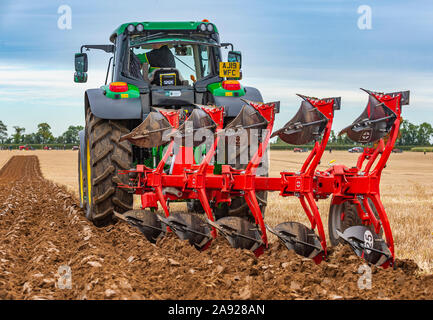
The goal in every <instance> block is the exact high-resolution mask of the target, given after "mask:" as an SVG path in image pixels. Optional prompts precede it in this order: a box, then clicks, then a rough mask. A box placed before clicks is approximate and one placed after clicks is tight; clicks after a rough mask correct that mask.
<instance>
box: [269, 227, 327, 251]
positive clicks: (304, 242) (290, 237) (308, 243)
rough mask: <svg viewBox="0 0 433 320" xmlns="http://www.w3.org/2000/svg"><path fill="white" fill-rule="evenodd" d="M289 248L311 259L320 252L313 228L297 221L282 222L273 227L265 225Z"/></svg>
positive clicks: (319, 245) (317, 238) (318, 241)
mask: <svg viewBox="0 0 433 320" xmlns="http://www.w3.org/2000/svg"><path fill="white" fill-rule="evenodd" d="M267 228H268V230H269V231H270V232H272V233H273V234H275V235H276V236H277V237H278V238H279V239H280V240H281V241H282V242H283V243H284V245H285V246H286V247H287V249H289V250H294V251H295V252H296V253H297V254H299V255H301V256H303V257H307V258H310V259H313V258H314V257H316V256H317V255H318V254H320V253H321V252H322V245H321V244H320V240H319V237H318V236H317V235H316V234H315V233H314V231H313V230H311V229H310V228H308V227H306V226H305V225H303V224H302V223H299V222H283V223H280V224H279V225H277V226H276V227H275V228H270V227H267Z"/></svg>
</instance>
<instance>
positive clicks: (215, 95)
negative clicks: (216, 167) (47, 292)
mask: <svg viewBox="0 0 433 320" xmlns="http://www.w3.org/2000/svg"><path fill="white" fill-rule="evenodd" d="M110 42H111V44H107V45H83V46H81V50H80V53H77V54H75V71H76V72H75V74H74V81H75V82H77V83H83V82H86V81H87V71H88V57H87V53H85V51H89V50H90V49H96V50H103V51H105V52H106V53H108V54H110V55H111V57H110V58H109V60H108V67H107V74H106V79H105V84H104V85H103V86H101V87H100V88H96V89H88V90H86V92H85V93H84V112H85V119H86V125H85V130H83V131H81V132H80V133H79V138H80V150H79V159H78V162H79V166H78V170H79V172H78V176H79V196H80V204H81V207H82V208H84V209H85V212H86V217H87V218H88V219H89V220H91V221H92V222H93V223H94V224H95V225H96V226H106V225H108V224H110V223H112V222H113V221H114V219H115V213H120V214H121V213H124V212H125V211H128V210H131V209H132V208H133V195H132V193H131V192H130V191H128V189H125V188H118V184H119V183H124V184H127V183H128V180H129V177H128V175H125V174H124V175H120V174H118V171H119V170H128V169H130V168H133V167H134V166H136V165H137V164H145V165H146V166H149V167H152V166H153V167H154V166H155V165H156V164H158V162H159V160H160V158H161V155H162V148H160V147H152V146H151V147H138V146H136V145H132V144H131V143H130V142H129V141H121V140H120V138H121V136H124V135H125V134H128V133H130V132H131V130H133V129H134V128H136V127H137V126H138V125H140V123H142V122H143V121H144V119H146V117H147V116H148V114H149V113H150V112H151V110H152V108H164V109H175V110H180V112H181V114H183V115H184V116H187V115H188V114H191V112H192V110H193V109H194V108H196V104H201V105H209V104H212V105H217V106H224V111H225V115H224V117H225V119H224V123H225V124H226V123H229V122H230V121H231V120H233V119H234V118H235V117H236V116H237V115H238V114H239V112H240V111H241V109H242V106H243V105H244V104H245V103H244V102H243V101H242V100H241V99H247V100H251V101H257V102H263V99H262V96H261V93H260V92H259V90H257V89H256V88H252V87H245V86H242V85H241V84H240V83H239V81H238V80H240V79H241V78H242V73H241V70H240V68H241V63H242V61H241V53H240V52H239V51H234V50H233V44H231V43H220V37H219V34H218V30H217V27H216V26H215V25H214V24H213V23H210V22H208V21H207V20H203V21H200V22H132V23H125V24H122V25H121V26H120V27H118V28H117V29H116V30H115V31H114V32H113V33H112V35H111V36H110ZM229 47H230V49H231V50H230V51H229V52H228V59H227V60H228V61H227V62H224V61H223V58H222V48H229ZM236 166H237V167H238V168H241V167H242V164H237V165H236ZM263 167H265V169H264V170H262V172H264V173H262V174H263V175H267V170H268V169H267V162H266V164H265V165H263ZM258 199H259V200H260V202H261V208H262V212H263V213H264V210H265V207H266V194H265V193H263V194H260V195H259V194H258ZM188 210H189V211H192V212H200V211H201V208H200V203H199V202H198V201H195V200H190V202H189V203H188ZM215 211H216V212H215V214H216V215H218V216H220V217H222V216H230V215H237V216H244V217H245V216H249V217H252V216H251V214H250V212H249V209H248V206H247V204H246V203H245V202H244V201H243V199H241V198H236V199H233V200H232V202H231V204H230V205H227V206H222V207H219V208H216V209H215Z"/></svg>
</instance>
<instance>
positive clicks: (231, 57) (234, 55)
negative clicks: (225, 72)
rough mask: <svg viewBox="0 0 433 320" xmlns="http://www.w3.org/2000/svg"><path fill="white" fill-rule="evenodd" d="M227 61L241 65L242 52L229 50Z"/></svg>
mask: <svg viewBox="0 0 433 320" xmlns="http://www.w3.org/2000/svg"><path fill="white" fill-rule="evenodd" d="M227 61H228V62H239V66H240V67H242V54H241V52H240V51H229V53H228V57H227Z"/></svg>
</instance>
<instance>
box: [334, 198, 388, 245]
mask: <svg viewBox="0 0 433 320" xmlns="http://www.w3.org/2000/svg"><path fill="white" fill-rule="evenodd" d="M368 204H369V205H370V208H371V210H372V211H373V213H374V215H375V217H376V219H378V220H379V219H380V218H379V214H378V213H377V210H376V207H375V206H374V204H373V201H371V200H370V199H368ZM361 206H362V208H363V210H365V208H364V206H363V205H362V203H361ZM343 213H344V215H343ZM362 225H363V224H362V220H361V218H360V217H359V215H358V210H357V209H356V204H354V203H353V202H350V201H345V202H343V203H341V204H332V205H331V207H330V209H329V217H328V233H329V240H331V244H332V245H333V246H336V245H338V244H339V243H343V244H344V240H342V239H341V238H340V237H339V236H338V234H337V232H336V230H339V231H340V232H341V233H343V232H344V231H345V230H346V229H347V228H349V227H353V226H362ZM368 228H369V229H370V231H371V232H372V233H375V231H374V226H373V225H370V226H369V227H368ZM382 234H383V229H380V232H379V237H382Z"/></svg>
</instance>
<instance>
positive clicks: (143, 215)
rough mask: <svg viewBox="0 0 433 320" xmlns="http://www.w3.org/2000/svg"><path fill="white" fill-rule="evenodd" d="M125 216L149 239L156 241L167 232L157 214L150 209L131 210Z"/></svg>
mask: <svg viewBox="0 0 433 320" xmlns="http://www.w3.org/2000/svg"><path fill="white" fill-rule="evenodd" d="M123 217H124V218H125V219H126V220H127V221H128V222H129V223H130V224H131V225H133V226H135V227H137V228H138V229H139V230H140V232H141V233H143V234H144V236H145V237H146V239H147V240H149V241H150V242H152V243H155V242H156V240H158V238H159V237H161V236H162V235H163V233H165V229H164V227H163V226H162V224H161V221H160V220H159V219H158V217H157V214H156V213H154V212H152V211H149V210H146V211H145V210H130V211H127V212H125V213H124V214H123Z"/></svg>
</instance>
